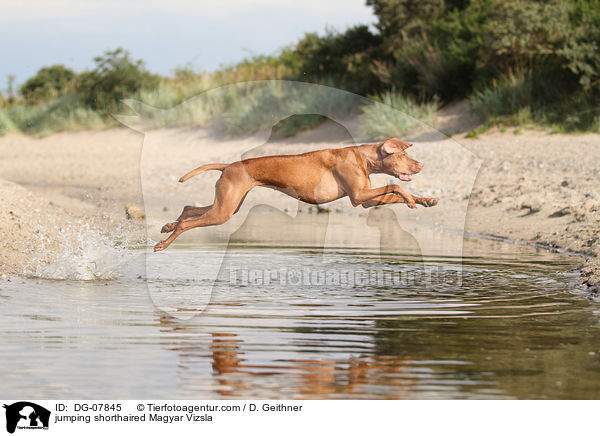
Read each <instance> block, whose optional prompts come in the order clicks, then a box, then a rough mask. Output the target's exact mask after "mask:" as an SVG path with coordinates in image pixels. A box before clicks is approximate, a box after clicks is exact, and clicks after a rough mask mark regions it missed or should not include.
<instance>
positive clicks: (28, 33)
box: [0, 0, 375, 90]
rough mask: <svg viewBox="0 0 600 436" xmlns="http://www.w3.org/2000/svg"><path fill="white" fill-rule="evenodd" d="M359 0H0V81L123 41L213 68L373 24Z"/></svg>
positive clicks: (158, 56) (87, 63) (162, 66)
mask: <svg viewBox="0 0 600 436" xmlns="http://www.w3.org/2000/svg"><path fill="white" fill-rule="evenodd" d="M374 22H375V18H374V16H373V14H372V10H371V8H369V7H367V6H365V0H329V1H327V0H302V1H289V0H254V1H242V0H221V1H190V0H148V1H142V0H119V1H117V0H0V36H1V37H2V38H1V39H0V41H1V43H0V89H2V90H4V89H5V88H6V78H7V75H8V74H14V75H15V76H16V81H17V83H18V84H21V83H23V82H24V81H25V80H26V79H27V78H28V77H31V76H32V75H33V74H35V72H36V71H37V70H38V69H39V68H41V67H43V66H49V65H54V64H64V65H66V66H68V67H70V68H73V69H75V70H76V71H81V70H83V69H85V68H89V67H92V66H93V61H92V59H93V57H94V56H97V55H99V54H101V53H103V52H104V51H106V50H109V49H114V48H116V47H119V46H122V47H124V48H126V49H128V50H129V51H130V52H131V54H132V55H133V57H134V58H136V59H143V60H144V61H145V62H146V65H147V67H148V69H150V71H152V72H155V73H160V74H164V75H166V74H169V73H170V72H171V71H172V70H173V68H175V67H181V66H185V65H186V64H188V63H189V64H191V65H192V66H193V67H194V68H195V69H198V70H202V69H206V70H213V69H215V68H218V67H219V66H221V65H225V64H231V63H234V62H236V61H239V60H241V59H242V58H244V57H246V56H249V55H252V54H274V53H276V52H277V51H278V50H279V49H281V48H282V47H283V46H285V45H288V44H290V43H294V42H296V41H298V39H299V38H300V37H301V36H302V35H303V34H304V33H305V32H320V33H323V32H324V30H325V28H326V27H327V26H329V27H331V28H334V29H337V30H344V29H346V28H347V27H348V26H351V25H354V24H373V23H374Z"/></svg>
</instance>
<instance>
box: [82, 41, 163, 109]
mask: <svg viewBox="0 0 600 436" xmlns="http://www.w3.org/2000/svg"><path fill="white" fill-rule="evenodd" d="M94 62H95V63H96V68H95V69H93V70H92V71H85V72H83V73H81V74H80V75H79V76H78V77H77V82H76V92H77V94H78V95H79V96H80V97H81V100H82V102H83V104H84V105H85V106H87V107H89V108H91V109H93V110H96V111H99V112H100V113H101V114H104V115H106V114H109V113H111V112H116V111H117V110H118V105H119V102H120V101H121V100H123V99H125V98H131V97H135V96H137V95H138V93H139V92H140V91H142V90H148V89H152V88H155V87H156V86H157V85H158V77H157V76H155V75H153V74H151V73H149V72H148V71H147V70H146V69H145V67H144V63H143V62H142V61H141V60H137V61H134V60H132V59H131V57H130V55H129V52H127V51H125V50H123V49H122V48H118V49H116V50H114V51H107V52H105V53H104V56H98V57H96V58H94Z"/></svg>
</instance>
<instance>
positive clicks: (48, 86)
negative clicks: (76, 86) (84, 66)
mask: <svg viewBox="0 0 600 436" xmlns="http://www.w3.org/2000/svg"><path fill="white" fill-rule="evenodd" d="M74 79H75V73H74V72H73V71H72V70H70V69H69V68H67V67H65V66H63V65H53V66H51V67H45V68H42V69H40V70H39V71H38V72H37V73H36V75H35V76H33V77H31V78H30V79H28V80H27V81H26V82H25V83H24V84H23V85H22V86H21V95H22V96H23V98H24V99H25V101H26V102H27V103H28V104H36V103H40V102H41V101H43V100H47V99H50V98H56V97H59V96H61V95H64V94H66V93H67V92H68V91H72V85H73V81H74Z"/></svg>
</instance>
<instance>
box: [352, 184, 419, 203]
mask: <svg viewBox="0 0 600 436" xmlns="http://www.w3.org/2000/svg"><path fill="white" fill-rule="evenodd" d="M386 194H397V195H400V196H402V198H406V201H405V202H406V203H409V207H411V206H410V203H412V207H414V200H413V199H412V196H411V195H410V194H409V193H407V192H405V191H404V190H403V189H402V188H400V187H399V186H398V185H386V186H382V187H381V188H367V189H357V190H352V191H350V192H349V193H348V197H350V202H351V203H352V206H355V207H356V206H358V205H361V204H363V203H364V202H366V201H369V200H372V199H374V198H376V197H380V196H383V195H386Z"/></svg>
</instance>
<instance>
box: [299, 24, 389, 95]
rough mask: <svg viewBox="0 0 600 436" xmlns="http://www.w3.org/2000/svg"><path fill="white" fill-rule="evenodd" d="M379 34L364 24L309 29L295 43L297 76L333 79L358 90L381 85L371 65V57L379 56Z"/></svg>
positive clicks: (315, 80) (348, 88) (336, 82)
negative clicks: (321, 30) (316, 30)
mask: <svg viewBox="0 0 600 436" xmlns="http://www.w3.org/2000/svg"><path fill="white" fill-rule="evenodd" d="M381 42H382V39H381V36H379V35H376V34H374V33H372V32H371V31H370V30H369V28H368V27H367V26H355V27H351V28H349V29H348V30H346V31H345V32H343V33H335V32H332V31H328V32H327V33H326V34H325V36H318V35H317V34H314V33H309V34H306V35H305V36H304V38H303V39H301V40H300V42H298V44H297V45H296V49H295V52H296V55H297V57H299V59H300V63H299V66H298V71H297V73H296V75H297V76H296V78H297V79H298V80H303V81H308V82H315V83H324V81H329V82H333V83H335V85H336V86H338V87H341V88H343V89H345V90H347V91H350V92H355V93H358V94H363V95H364V94H367V93H370V92H375V91H377V90H380V89H381V88H382V83H381V82H380V81H379V80H378V78H377V75H376V74H375V72H374V69H373V61H374V60H376V59H377V58H378V57H380V53H379V51H380V46H381Z"/></svg>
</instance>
